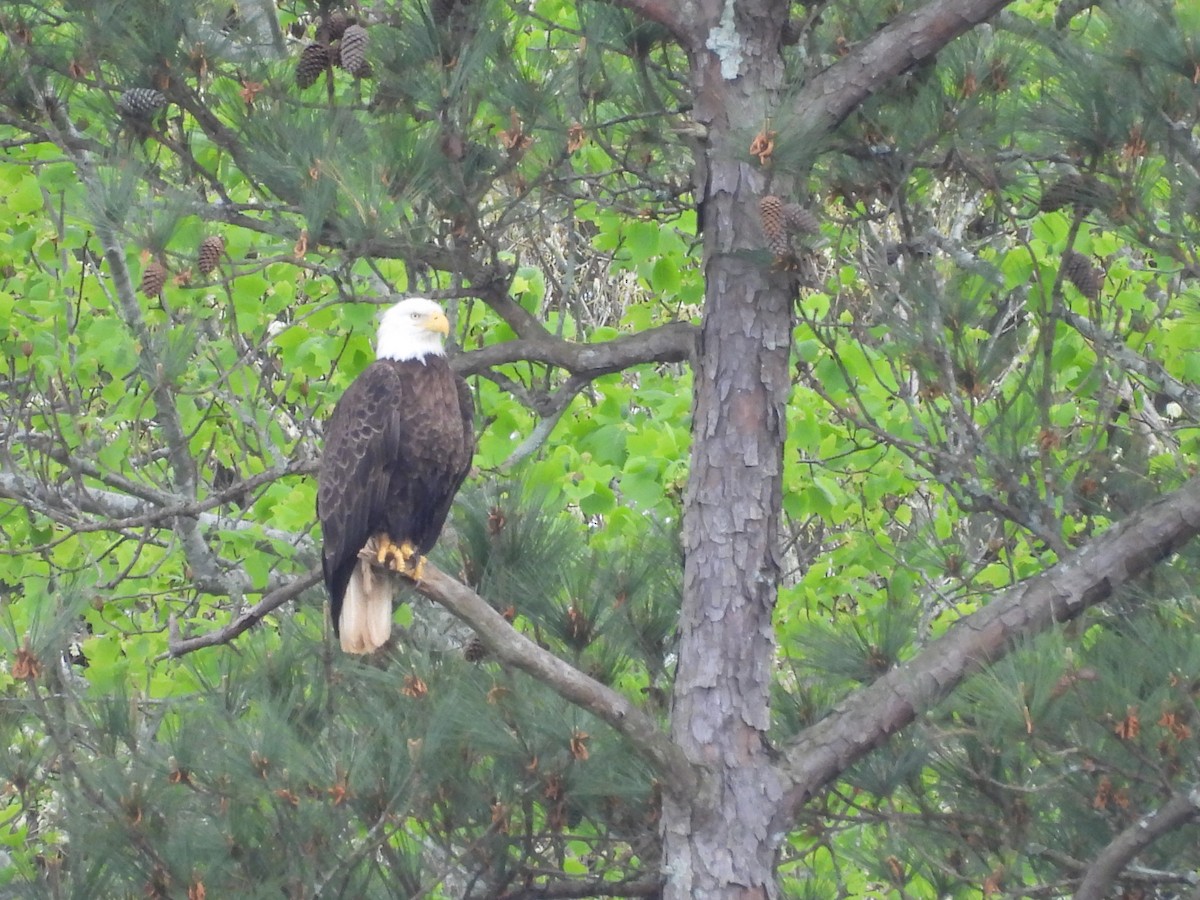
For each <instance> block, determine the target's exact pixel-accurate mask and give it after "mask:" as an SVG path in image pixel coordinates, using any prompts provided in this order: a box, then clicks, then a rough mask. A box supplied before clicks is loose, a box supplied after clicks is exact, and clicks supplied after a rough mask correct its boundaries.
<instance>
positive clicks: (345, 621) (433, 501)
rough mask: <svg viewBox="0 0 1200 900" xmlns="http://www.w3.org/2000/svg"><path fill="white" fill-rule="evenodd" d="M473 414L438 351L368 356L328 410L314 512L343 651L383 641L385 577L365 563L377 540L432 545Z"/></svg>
mask: <svg viewBox="0 0 1200 900" xmlns="http://www.w3.org/2000/svg"><path fill="white" fill-rule="evenodd" d="M473 416H474V409H473V404H472V401H471V395H470V391H469V389H468V388H467V385H466V383H465V382H464V381H463V380H462V379H461V378H459V377H458V376H457V375H455V374H454V372H453V371H452V370H451V368H450V366H449V364H448V363H447V361H446V358H445V357H444V356H441V355H428V356H425V357H424V358H423V359H407V360H395V359H379V360H376V361H375V362H374V363H372V364H371V365H370V366H368V367H367V368H366V369H365V370H364V371H363V372H362V374H360V375H359V376H358V378H356V379H355V380H354V382H353V383H352V384H351V385H350V387H349V388H347V390H346V393H345V394H343V395H342V398H341V399H340V400H339V401H338V403H337V406H336V407H335V408H334V411H333V415H332V416H331V417H330V419H329V422H328V424H327V426H326V429H325V451H324V454H323V455H322V457H321V467H320V472H319V475H318V492H317V513H318V516H319V517H320V520H321V529H322V533H323V537H324V550H323V558H322V564H323V567H324V571H325V584H326V586H327V587H328V589H329V599H330V610H331V612H332V614H333V627H334V630H335V632H338V631H339V630H340V631H341V638H342V646H343V647H344V648H345V649H347V650H349V651H351V652H366V651H369V650H373V649H375V647H376V646H378V645H379V644H381V643H383V642H384V641H386V640H387V635H388V633H389V632H390V629H391V615H392V609H391V603H392V587H391V579H390V577H389V576H388V575H387V573H386V572H385V571H382V570H381V569H380V567H379V566H378V565H376V564H375V563H376V561H375V560H372V559H367V558H366V557H368V556H370V555H371V553H372V552H373V551H374V549H375V548H376V547H378V546H380V543H381V542H382V541H387V540H390V542H391V544H393V545H403V544H405V543H406V542H407V543H409V544H411V546H412V547H413V548H414V549H415V550H416V552H417V553H419V554H421V555H424V554H426V553H428V552H429V550H430V549H432V547H433V545H434V543H435V542H436V541H437V539H438V535H439V534H441V531H442V526H443V525H444V524H445V521H446V516H447V514H448V513H449V511H450V504H451V501H452V500H453V499H454V495H455V493H456V492H457V491H458V488H459V486H460V485H461V484H462V482H463V479H464V478H466V476H467V472H468V471H469V470H470V467H471V457H472V455H473V453H474V448H475V436H474V428H473ZM368 543H370V546H369V547H368ZM364 549H366V550H367V551H368V553H366V554H364V553H363V551H364ZM344 607H345V617H343V609H344ZM349 631H353V633H352V634H348V633H347V632H349Z"/></svg>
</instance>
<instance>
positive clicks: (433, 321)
mask: <svg viewBox="0 0 1200 900" xmlns="http://www.w3.org/2000/svg"><path fill="white" fill-rule="evenodd" d="M425 327H426V328H428V329H429V330H430V331H436V332H438V333H439V334H442V335H449V334H450V320H449V319H447V318H446V314H445V313H444V312H442V311H441V310H438V311H437V312H432V313H430V314H429V315H428V316H426V317H425Z"/></svg>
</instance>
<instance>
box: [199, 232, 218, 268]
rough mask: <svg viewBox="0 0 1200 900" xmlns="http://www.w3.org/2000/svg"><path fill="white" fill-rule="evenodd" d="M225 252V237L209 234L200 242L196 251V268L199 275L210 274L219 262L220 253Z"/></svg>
mask: <svg viewBox="0 0 1200 900" xmlns="http://www.w3.org/2000/svg"><path fill="white" fill-rule="evenodd" d="M224 252H225V238H223V237H221V235H219V234H211V235H209V236H208V237H206V238H205V239H204V240H202V241H201V242H200V249H199V250H198V251H197V252H196V268H197V269H199V270H200V274H201V275H209V274H211V273H212V272H213V271H214V270H215V269H216V268H217V266H219V265H220V264H221V254H222V253H224Z"/></svg>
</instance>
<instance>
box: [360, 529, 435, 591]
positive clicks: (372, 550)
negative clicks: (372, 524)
mask: <svg viewBox="0 0 1200 900" xmlns="http://www.w3.org/2000/svg"><path fill="white" fill-rule="evenodd" d="M358 556H359V558H360V559H365V560H366V561H367V562H369V563H370V564H371V565H373V566H378V567H379V568H381V569H387V570H388V571H391V572H396V573H397V574H399V575H403V576H404V577H405V578H411V579H412V580H413V581H420V580H421V579H422V578H424V577H425V557H423V556H422V555H421V554H420V553H418V552H417V548H416V547H414V546H413V544H412V542H411V541H404V542H403V543H400V544H396V543H393V542H392V539H391V537H389V536H388V535H386V534H380V535H376V536H374V537H372V538H371V539H370V540H369V541H367V543H366V546H364V547H363V548H362V550H360V551H359V553H358Z"/></svg>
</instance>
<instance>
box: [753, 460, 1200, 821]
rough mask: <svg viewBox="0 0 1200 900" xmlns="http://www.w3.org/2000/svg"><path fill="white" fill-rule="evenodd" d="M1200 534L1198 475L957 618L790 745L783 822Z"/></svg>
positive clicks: (1199, 481)
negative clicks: (1030, 643) (890, 741)
mask: <svg viewBox="0 0 1200 900" xmlns="http://www.w3.org/2000/svg"><path fill="white" fill-rule="evenodd" d="M1197 534H1200V478H1194V479H1192V480H1191V481H1189V482H1188V483H1187V484H1185V485H1184V486H1183V487H1182V488H1180V489H1179V490H1177V491H1175V492H1174V493H1171V494H1167V495H1166V496H1164V497H1162V498H1160V499H1159V500H1157V501H1156V502H1154V503H1152V504H1150V505H1148V506H1146V507H1145V508H1144V509H1142V510H1141V511H1139V512H1138V513H1136V514H1134V515H1132V516H1129V517H1128V518H1126V519H1124V520H1123V521H1121V522H1120V523H1118V524H1117V525H1114V526H1113V527H1112V528H1110V529H1109V530H1108V531H1106V532H1105V533H1104V534H1102V535H1100V536H1099V537H1097V538H1095V539H1094V540H1092V541H1090V542H1089V543H1088V544H1086V545H1085V546H1084V547H1083V548H1082V549H1080V550H1079V551H1078V552H1076V553H1075V554H1074V555H1072V556H1070V557H1068V558H1067V559H1064V560H1063V561H1062V562H1060V563H1058V564H1057V565H1055V566H1053V567H1052V568H1050V569H1048V570H1047V571H1046V572H1044V573H1043V574H1042V575H1039V576H1038V577H1036V578H1031V579H1029V580H1028V581H1025V582H1023V583H1021V584H1018V585H1015V586H1014V587H1012V588H1010V589H1008V590H1007V591H1005V592H1004V593H1002V594H1000V595H998V596H997V597H996V598H995V599H994V600H992V601H991V602H990V603H988V605H987V606H985V607H984V608H983V609H980V610H979V611H977V612H975V613H972V614H971V615H969V616H965V617H964V618H962V619H960V620H959V621H958V622H957V623H956V624H955V625H954V626H953V627H952V628H951V629H950V630H949V631H948V632H947V633H946V634H945V635H943V636H942V637H941V638H939V639H938V640H936V641H933V642H932V643H930V644H929V645H927V646H926V648H925V649H924V650H922V651H921V652H920V653H919V654H918V655H917V656H915V657H914V658H913V659H911V660H909V661H908V662H906V663H904V664H903V665H900V666H897V667H896V668H894V669H892V670H891V671H890V672H888V673H887V674H886V675H884V676H883V677H882V678H880V679H879V680H878V681H875V682H873V683H872V684H870V685H868V686H866V687H864V688H862V689H861V690H859V691H857V692H856V693H854V694H853V695H851V696H850V697H848V698H847V699H846V700H845V701H843V702H842V703H841V704H839V705H838V706H837V707H836V708H835V709H834V711H833V712H832V713H831V714H830V715H829V716H828V717H827V718H825V719H823V720H821V721H820V722H818V723H816V724H815V725H813V726H812V727H810V728H808V729H806V730H805V731H803V732H802V733H801V734H800V735H799V736H797V738H796V739H795V740H793V741H792V742H791V744H790V745H789V747H788V748H787V750H786V761H787V762H786V766H785V770H786V774H787V775H788V777H789V778H790V780H791V783H792V788H791V790H790V791H789V793H788V795H787V797H785V800H784V802H783V804H782V805H781V807H780V811H779V813H778V814H777V825H778V826H779V827H781V828H786V827H787V823H789V822H791V820H792V818H793V817H794V815H795V812H796V810H797V809H798V808H799V806H800V805H801V804H803V803H804V802H805V801H806V800H807V799H808V798H810V797H812V796H813V795H814V794H815V793H816V792H817V791H818V790H819V789H820V788H821V787H823V786H824V785H826V784H828V783H829V781H830V780H832V779H833V778H836V777H837V775H838V774H839V773H841V772H844V771H845V770H846V769H847V768H848V767H849V766H850V765H852V764H853V763H854V762H856V761H857V760H859V759H861V758H862V757H864V756H865V755H866V754H867V753H869V752H870V751H871V750H873V749H874V748H875V747H877V746H879V745H880V744H881V743H883V741H884V740H886V739H887V738H888V737H889V736H890V735H892V734H895V733H896V732H898V731H899V730H900V729H902V728H904V727H905V726H906V725H908V724H909V723H910V722H912V721H913V719H915V718H916V717H917V716H918V715H920V714H921V713H923V712H925V711H926V710H928V709H930V708H932V707H933V706H934V705H936V704H937V703H939V702H940V701H941V700H943V699H945V698H946V697H947V696H949V695H950V694H951V693H952V692H953V691H954V689H955V688H957V687H958V685H959V684H961V683H962V681H963V680H964V679H965V678H966V677H967V676H968V675H970V674H972V673H974V672H977V671H979V670H980V669H982V668H983V667H984V666H986V665H988V664H989V663H992V662H995V661H996V660H998V659H1001V658H1002V657H1004V656H1005V655H1006V654H1007V653H1008V652H1009V650H1010V649H1011V648H1012V647H1013V645H1014V642H1016V641H1018V640H1020V639H1021V638H1028V637H1032V636H1033V635H1036V634H1039V633H1041V632H1043V631H1045V630H1046V629H1048V628H1050V627H1052V626H1053V625H1054V624H1056V623H1059V622H1065V621H1067V620H1069V619H1073V618H1074V617H1076V616H1078V615H1079V614H1080V613H1081V612H1083V611H1084V610H1085V609H1087V608H1088V607H1091V606H1094V605H1095V604H1097V603H1100V602H1101V601H1103V600H1105V599H1107V598H1108V597H1111V596H1112V594H1113V592H1115V591H1116V590H1117V589H1119V588H1120V587H1122V586H1124V585H1126V584H1128V583H1129V582H1130V581H1132V580H1133V579H1134V578H1136V577H1137V576H1139V575H1141V574H1142V573H1144V572H1146V571H1148V570H1149V569H1151V568H1152V567H1153V566H1154V565H1156V564H1157V563H1158V562H1160V561H1161V560H1163V559H1164V558H1166V557H1167V556H1170V555H1171V554H1172V553H1174V552H1175V551H1176V550H1178V549H1179V548H1180V547H1181V546H1182V545H1183V544H1185V543H1186V542H1187V541H1189V540H1190V539H1191V538H1193V537H1194V536H1195V535H1197Z"/></svg>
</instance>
